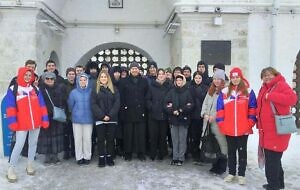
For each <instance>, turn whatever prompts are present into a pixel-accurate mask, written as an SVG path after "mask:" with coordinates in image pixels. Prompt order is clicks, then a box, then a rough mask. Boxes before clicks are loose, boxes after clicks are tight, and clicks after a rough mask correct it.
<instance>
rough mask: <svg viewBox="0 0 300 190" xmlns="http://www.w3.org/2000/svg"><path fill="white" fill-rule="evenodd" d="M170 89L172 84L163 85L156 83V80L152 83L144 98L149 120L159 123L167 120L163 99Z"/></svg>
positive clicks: (165, 83)
mask: <svg viewBox="0 0 300 190" xmlns="http://www.w3.org/2000/svg"><path fill="white" fill-rule="evenodd" d="M171 88H172V84H171V83H170V82H169V81H165V82H164V83H163V84H160V83H158V82H157V81H156V80H153V81H152V83H151V84H150V86H149V90H148V93H147V98H146V99H147V109H148V110H149V116H150V118H152V119H154V120H159V121H162V120H167V114H166V112H165V110H164V101H163V100H164V99H163V98H164V97H165V96H166V95H167V93H168V92H169V90H170V89H171Z"/></svg>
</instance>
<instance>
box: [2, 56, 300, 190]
mask: <svg viewBox="0 0 300 190" xmlns="http://www.w3.org/2000/svg"><path fill="white" fill-rule="evenodd" d="M35 68H36V63H35V62H34V61H32V60H28V61H27V62H26V63H25V67H22V68H20V69H19V72H18V75H17V77H15V78H14V79H13V80H12V82H11V84H10V87H9V89H8V91H7V118H8V124H9V127H10V129H12V130H13V131H15V132H16V143H15V145H14V148H13V150H12V154H11V156H10V161H9V168H8V173H7V178H8V180H9V181H10V182H15V181H16V180H17V176H16V174H15V171H14V167H15V166H16V164H17V160H18V158H19V155H20V154H21V151H22V148H23V146H24V143H25V141H26V136H27V133H29V137H28V164H27V168H26V171H27V174H28V175H34V174H35V170H34V167H33V165H32V163H33V161H34V157H35V153H36V152H38V153H40V154H45V160H44V162H45V163H57V162H59V161H60V160H59V158H58V153H60V152H62V151H64V159H69V158H70V157H72V156H73V155H75V158H76V161H77V164H79V165H82V164H89V163H90V160H91V158H92V155H93V154H94V151H95V147H97V149H98V152H97V153H98V154H97V155H98V156H99V158H98V166H99V167H104V166H106V165H108V166H113V165H114V164H115V163H114V158H115V156H116V155H122V156H123V157H124V159H125V160H126V161H131V160H132V159H133V155H136V156H137V158H138V159H139V160H141V161H144V160H146V155H148V156H149V157H150V159H151V160H155V159H157V160H163V159H164V158H165V157H166V156H167V155H168V145H169V147H171V148H172V152H171V155H172V161H171V164H172V165H176V166H181V165H182V164H183V163H184V161H185V159H186V157H187V156H188V155H189V154H191V155H192V158H193V159H194V161H197V162H199V161H200V162H201V159H200V150H199V144H200V141H201V135H202V133H203V131H204V130H205V129H206V128H208V127H209V128H210V130H211V132H212V133H213V134H214V136H215V138H216V140H217V142H218V145H219V148H220V153H219V154H218V158H217V161H216V162H215V163H213V164H212V168H211V169H210V172H212V173H215V174H223V173H225V172H226V170H227V167H228V173H229V174H228V175H227V176H226V177H225V178H224V181H225V182H234V181H235V180H237V181H238V183H239V184H241V185H244V184H246V178H245V172H246V166H247V141H248V136H249V135H250V134H252V133H253V132H252V128H253V126H254V125H255V124H256V126H257V128H258V130H259V139H260V140H259V142H260V146H261V147H263V148H264V152H265V158H266V166H265V173H266V178H267V182H268V183H267V184H265V185H264V186H263V187H264V188H265V189H268V190H277V189H280V188H282V187H284V176H283V169H282V165H281V157H282V154H283V152H284V151H285V150H286V149H287V147H288V142H289V139H290V135H278V134H277V133H276V129H275V121H274V116H273V115H272V110H271V106H270V102H272V103H273V104H274V106H275V107H276V110H277V112H278V113H279V114H287V113H288V112H289V109H290V107H291V106H293V105H294V104H295V103H296V101H297V96H296V94H295V93H294V91H293V90H292V89H291V88H290V86H289V85H288V84H287V82H286V81H285V79H284V77H283V76H282V75H281V74H280V73H279V72H278V71H276V70H275V69H274V68H272V67H268V68H265V69H263V70H262V71H261V79H262V87H261V89H260V91H259V93H258V97H257V98H256V95H255V93H254V91H253V90H252V89H251V88H250V84H249V82H248V81H247V79H246V78H245V77H244V75H243V72H242V70H241V69H240V68H238V67H235V68H233V69H231V70H230V72H229V78H228V77H227V76H226V74H225V66H224V65H223V64H221V63H218V64H216V65H214V67H213V76H212V77H209V75H208V65H207V64H206V63H205V62H203V61H199V62H198V64H197V69H196V72H194V73H193V75H192V69H191V68H190V67H189V66H184V67H183V68H181V67H175V68H174V69H173V70H171V69H170V68H167V69H161V68H158V67H157V64H156V63H155V62H149V64H148V69H147V74H146V75H143V72H141V69H140V65H139V64H138V63H137V62H132V63H131V64H130V65H129V68H121V67H119V66H115V67H112V68H111V67H110V65H109V64H105V63H104V64H102V65H101V66H100V68H99V66H98V64H96V63H93V62H90V63H88V64H87V65H86V68H84V67H83V66H76V68H68V69H67V70H66V79H63V77H61V76H60V75H59V73H58V71H57V70H56V64H55V62H54V61H52V60H49V61H47V63H46V70H45V72H44V73H43V74H42V75H41V76H40V77H38V75H36V74H35V73H34V71H35ZM54 106H56V107H60V108H63V109H64V110H65V112H66V115H67V120H66V122H60V121H56V120H55V119H53V111H54V109H53V107H54ZM20 108H22V109H20ZM237 153H238V157H237ZM237 166H238V168H237Z"/></svg>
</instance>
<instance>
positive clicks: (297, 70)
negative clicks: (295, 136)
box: [293, 51, 300, 128]
mask: <svg viewBox="0 0 300 190" xmlns="http://www.w3.org/2000/svg"><path fill="white" fill-rule="evenodd" d="M293 88H294V90H295V91H296V93H297V96H298V102H297V105H296V106H295V112H294V115H295V117H296V124H297V127H298V128H300V100H299V96H300V51H299V53H298V55H297V60H296V63H295V66H294V71H293Z"/></svg>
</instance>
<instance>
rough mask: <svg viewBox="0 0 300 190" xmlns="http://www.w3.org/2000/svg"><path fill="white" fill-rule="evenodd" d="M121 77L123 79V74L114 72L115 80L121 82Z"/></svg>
mask: <svg viewBox="0 0 300 190" xmlns="http://www.w3.org/2000/svg"><path fill="white" fill-rule="evenodd" d="M120 77H121V73H119V72H114V78H115V80H119V79H120Z"/></svg>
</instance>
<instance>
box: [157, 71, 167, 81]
mask: <svg viewBox="0 0 300 190" xmlns="http://www.w3.org/2000/svg"><path fill="white" fill-rule="evenodd" d="M157 79H158V80H160V81H164V80H166V74H165V72H163V71H161V70H160V71H159V72H158V74H157Z"/></svg>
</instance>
